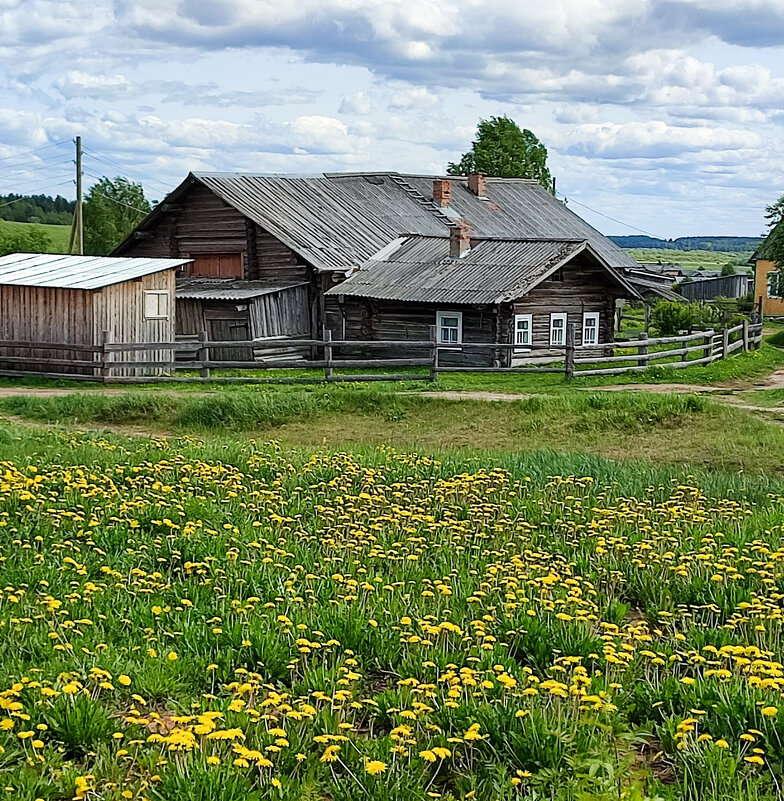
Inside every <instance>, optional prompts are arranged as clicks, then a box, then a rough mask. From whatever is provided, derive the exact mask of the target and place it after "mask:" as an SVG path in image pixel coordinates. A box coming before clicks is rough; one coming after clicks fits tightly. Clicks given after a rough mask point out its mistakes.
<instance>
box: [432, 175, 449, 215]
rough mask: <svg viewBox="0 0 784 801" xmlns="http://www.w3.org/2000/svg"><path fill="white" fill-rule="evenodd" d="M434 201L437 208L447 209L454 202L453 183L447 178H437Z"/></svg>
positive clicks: (434, 185) (434, 187) (434, 183)
mask: <svg viewBox="0 0 784 801" xmlns="http://www.w3.org/2000/svg"><path fill="white" fill-rule="evenodd" d="M433 200H434V201H435V204H436V206H439V207H440V208H442V209H443V208H446V207H447V206H448V205H449V204H450V202H451V200H452V182H451V181H447V180H446V179H445V178H436V180H435V181H433Z"/></svg>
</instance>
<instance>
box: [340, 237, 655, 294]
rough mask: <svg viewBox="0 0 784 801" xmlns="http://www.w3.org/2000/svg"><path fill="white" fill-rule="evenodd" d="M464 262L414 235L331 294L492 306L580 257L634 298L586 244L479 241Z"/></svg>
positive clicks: (442, 243)
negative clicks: (584, 256) (591, 262)
mask: <svg viewBox="0 0 784 801" xmlns="http://www.w3.org/2000/svg"><path fill="white" fill-rule="evenodd" d="M472 241H474V242H475V247H473V248H472V249H471V251H469V253H468V254H467V255H466V256H465V257H464V258H461V259H452V258H449V256H448V253H449V243H448V240H447V239H445V238H442V237H420V236H416V235H412V236H409V237H406V238H401V239H399V240H396V243H395V244H396V247H395V248H394V249H392V250H390V248H389V247H387V248H384V249H383V250H382V251H380V252H379V253H377V254H374V256H373V257H372V258H371V259H369V260H368V261H367V262H366V263H365V264H364V265H362V267H361V268H360V269H359V270H357V272H355V273H353V274H352V275H351V276H350V277H349V278H348V279H346V281H344V282H342V283H340V284H338V285H336V286H334V287H331V288H330V289H329V290H327V294H328V295H343V296H353V297H366V298H374V299H378V300H396V301H403V302H412V303H455V304H480V305H484V304H490V305H496V304H499V303H506V302H509V301H511V300H514V299H516V298H519V297H522V296H524V295H525V294H527V293H528V292H530V291H531V290H532V289H533V288H534V287H536V286H538V285H539V284H540V283H541V282H542V281H544V280H545V279H546V278H548V277H549V276H550V275H552V274H553V273H554V272H555V271H556V270H558V269H559V268H560V267H562V266H564V265H565V264H567V263H568V262H569V261H571V260H572V259H573V258H575V257H576V256H578V255H579V254H580V253H583V252H585V253H587V254H588V255H589V257H590V258H591V259H592V260H594V261H596V262H597V263H598V264H599V265H600V266H601V267H602V268H603V269H604V270H606V271H607V272H608V274H609V275H610V277H611V278H612V279H613V280H614V281H615V282H616V283H617V284H619V285H620V286H621V287H623V289H624V291H625V292H626V293H627V294H628V295H629V296H630V297H632V298H639V297H640V295H639V293H638V292H637V290H636V289H635V288H634V287H633V286H632V284H631V283H629V281H628V280H627V279H626V277H625V276H624V275H622V273H621V272H620V271H618V270H616V269H615V268H613V267H612V266H611V265H609V264H607V262H606V260H605V259H603V257H602V256H601V255H600V254H599V253H597V252H596V251H595V250H594V249H593V248H592V247H591V246H590V245H589V244H588V243H587V242H585V241H584V240H560V239H531V240H522V239H521V240H510V239H502V238H498V237H493V238H491V239H487V240H485V239H478V240H474V239H472Z"/></svg>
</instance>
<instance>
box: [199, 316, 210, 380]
mask: <svg viewBox="0 0 784 801" xmlns="http://www.w3.org/2000/svg"><path fill="white" fill-rule="evenodd" d="M209 360H210V349H209V348H208V347H207V330H206V329H204V328H203V329H202V330H201V331H199V361H200V362H201V377H202V378H205V379H206V378H209V377H210V368H209V367H207V366H206V363H207V362H209Z"/></svg>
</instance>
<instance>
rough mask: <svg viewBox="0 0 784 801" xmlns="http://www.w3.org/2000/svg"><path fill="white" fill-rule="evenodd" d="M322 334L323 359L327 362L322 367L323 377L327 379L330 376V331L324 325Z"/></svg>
mask: <svg viewBox="0 0 784 801" xmlns="http://www.w3.org/2000/svg"><path fill="white" fill-rule="evenodd" d="M322 336H323V338H324V361H325V362H326V363H327V366H326V367H325V368H324V378H325V379H326V380H327V381H329V380H330V379H331V378H332V367H331V365H332V331H331V330H330V329H328V328H327V327H326V326H324V329H323V332H322Z"/></svg>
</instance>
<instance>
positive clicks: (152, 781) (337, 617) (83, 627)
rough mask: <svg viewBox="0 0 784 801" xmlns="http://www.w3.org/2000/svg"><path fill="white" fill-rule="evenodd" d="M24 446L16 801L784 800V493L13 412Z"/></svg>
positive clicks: (13, 553)
mask: <svg viewBox="0 0 784 801" xmlns="http://www.w3.org/2000/svg"><path fill="white" fill-rule="evenodd" d="M0 460H2V464H0V645H1V646H2V658H1V659H0V788H5V791H4V792H5V794H6V797H8V798H12V799H20V800H21V801H34V799H39V798H40V799H45V800H46V801H55V800H59V799H63V800H64V799H106V800H107V801H109V799H111V800H112V801H115V800H117V801H119V799H149V800H150V801H174V800H175V799H186V800H187V799H199V801H208V799H209V800H210V801H212V800H215V801H234V800H235V799H236V800H237V801H239V800H240V799H243V801H244V800H245V799H284V801H295V800H296V801H299V800H302V801H304V800H305V799H309V800H311V801H330V800H332V801H355V799H356V800H358V799H366V798H368V797H373V798H376V799H379V801H385V800H386V799H389V801H393V800H394V801H414V800H415V799H416V800H418V799H428V798H441V799H451V800H454V801H456V800H457V799H472V798H473V799H478V800H479V801H505V800H507V799H508V800H510V801H511V799H575V800H576V799H611V798H616V799H635V800H639V801H642V800H643V799H646V798H650V799H655V798H661V799H708V798H711V799H712V798H729V799H751V798H755V799H760V800H761V801H768V799H774V798H779V797H780V782H781V780H782V769H783V768H784V745H783V744H782V737H784V699H783V698H782V694H784V667H783V666H782V662H783V661H784V643H783V642H782V609H783V607H782V602H783V601H784V591H783V589H782V588H783V587H784V547H782V541H781V535H782V525H783V524H784V497H782V496H781V495H779V492H778V490H777V485H775V484H767V483H765V482H763V481H756V482H754V481H752V480H746V479H743V478H741V477H736V478H718V477H715V476H714V477H711V476H708V475H702V476H697V477H695V478H688V477H685V476H670V475H668V474H667V473H665V472H664V471H663V470H662V469H658V470H653V469H652V470H651V471H650V472H648V473H646V472H645V471H644V470H642V469H641V468H638V467H635V466H622V465H612V464H610V463H607V462H602V461H601V460H594V461H593V462H585V463H584V465H582V467H584V469H583V470H579V468H580V467H581V465H580V464H579V463H578V461H577V460H576V459H574V458H566V457H555V456H550V457H547V459H544V458H541V459H539V460H538V461H537V457H534V456H532V457H526V459H525V460H522V461H517V462H515V463H512V462H509V463H504V464H493V463H491V462H490V461H488V459H487V458H480V457H477V458H468V457H454V458H451V459H450V458H439V459H436V458H433V457H429V456H426V455H423V454H420V455H416V454H406V453H399V452H396V451H393V450H391V449H376V450H369V451H363V452H360V453H355V454H352V453H345V452H328V451H321V452H313V451H304V450H303V451H291V450H284V449H282V448H281V447H280V446H275V445H274V444H266V443H264V444H263V443H255V442H252V441H245V442H240V441H236V442H234V443H232V444H226V443H221V442H217V441H216V442H211V443H207V444H205V445H201V444H200V443H199V442H197V441H195V440H193V439H187V438H183V439H159V440H145V439H142V438H138V439H132V438H121V437H109V436H102V435H97V434H66V433H63V432H50V433H47V434H41V435H39V434H35V433H31V432H29V431H27V432H24V431H18V432H17V431H13V430H10V429H9V430H8V431H5V430H0ZM558 467H560V468H561V470H560V472H559V471H557V470H556V469H555V468H558ZM594 468H595V469H594ZM589 473H592V474H593V476H590V475H588V474H589Z"/></svg>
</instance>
